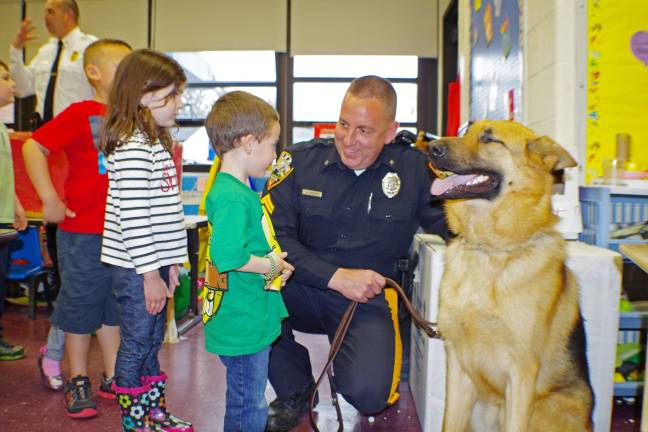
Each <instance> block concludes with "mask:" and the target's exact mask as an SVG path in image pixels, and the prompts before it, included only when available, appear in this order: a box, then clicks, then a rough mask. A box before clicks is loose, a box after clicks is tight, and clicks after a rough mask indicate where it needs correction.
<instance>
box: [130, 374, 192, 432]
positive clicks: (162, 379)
mask: <svg viewBox="0 0 648 432" xmlns="http://www.w3.org/2000/svg"><path fill="white" fill-rule="evenodd" d="M166 380H167V375H166V374H165V373H164V372H160V375H158V376H144V377H142V385H150V386H151V389H150V390H149V392H148V394H149V403H150V409H149V416H150V419H151V420H150V421H151V425H152V426H155V428H156V430H158V431H160V432H193V426H192V425H191V423H190V422H188V421H185V420H181V419H179V418H176V417H174V416H172V415H171V414H170V413H169V411H167V408H166V396H165V387H166Z"/></svg>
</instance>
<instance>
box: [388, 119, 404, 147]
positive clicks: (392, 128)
mask: <svg viewBox="0 0 648 432" xmlns="http://www.w3.org/2000/svg"><path fill="white" fill-rule="evenodd" d="M398 126H400V125H399V123H398V122H397V121H393V122H391V123H390V124H389V126H388V127H387V136H386V137H385V140H386V141H385V144H389V143H390V142H392V141H394V138H396V132H398Z"/></svg>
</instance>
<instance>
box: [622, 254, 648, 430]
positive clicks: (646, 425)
mask: <svg viewBox="0 0 648 432" xmlns="http://www.w3.org/2000/svg"><path fill="white" fill-rule="evenodd" d="M619 251H620V252H621V253H622V254H623V255H625V256H626V257H628V258H629V259H630V260H631V261H632V262H633V263H635V264H637V265H638V266H639V267H640V268H641V269H642V270H643V271H645V272H646V273H648V244H631V243H623V244H621V245H620V246H619ZM646 367H648V362H646V364H645V365H644V368H646ZM645 370H648V369H645ZM647 396H648V395H647V394H646V384H645V382H644V397H643V404H642V406H641V432H648V397H647Z"/></svg>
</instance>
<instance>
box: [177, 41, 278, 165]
mask: <svg viewBox="0 0 648 432" xmlns="http://www.w3.org/2000/svg"><path fill="white" fill-rule="evenodd" d="M168 54H169V55H170V56H171V57H173V58H174V59H175V60H176V61H178V63H180V65H181V66H182V68H183V69H184V71H185V73H186V75H187V88H186V89H185V91H184V94H183V96H182V99H183V107H182V109H181V110H180V112H179V113H178V118H177V123H178V128H175V130H174V138H175V139H177V140H178V141H182V142H183V144H184V152H183V158H184V159H185V161H187V162H196V163H205V162H208V161H209V160H211V159H213V152H211V150H210V147H209V140H208V138H207V134H206V133H205V129H204V127H202V125H203V123H204V121H205V118H206V117H207V115H208V114H209V111H210V110H211V107H212V105H213V104H214V102H215V101H216V100H217V99H218V98H219V97H220V96H222V95H223V94H225V93H228V92H231V91H235V90H244V91H247V92H250V93H252V94H254V95H256V96H258V97H260V98H261V99H263V100H265V101H266V102H268V103H269V104H270V105H272V106H274V107H275V108H276V107H277V66H276V63H277V62H276V55H275V53H274V52H273V51H199V52H170V53H168Z"/></svg>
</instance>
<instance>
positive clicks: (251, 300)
mask: <svg viewBox="0 0 648 432" xmlns="http://www.w3.org/2000/svg"><path fill="white" fill-rule="evenodd" d="M205 208H206V211H207V217H208V219H209V224H210V231H211V238H210V246H209V257H210V259H211V262H212V264H213V265H214V266H215V267H216V268H217V269H218V272H219V273H220V274H221V275H225V276H226V277H227V288H226V290H225V291H223V292H222V298H220V304H219V305H217V307H216V310H215V313H214V314H213V316H211V317H210V318H209V320H208V321H207V322H206V324H205V347H206V349H207V351H209V352H211V353H214V354H222V355H227V356H238V355H247V354H253V353H256V352H258V351H260V350H261V349H263V348H265V347H267V346H268V345H270V344H271V343H272V342H273V341H274V340H275V339H276V338H277V337H278V336H279V334H280V332H281V320H282V319H283V318H285V317H287V316H288V312H287V311H286V307H285V306H284V303H283V300H282V298H281V293H280V292H278V291H268V290H265V289H264V286H265V281H264V279H263V276H262V275H260V274H258V273H247V272H238V271H235V269H237V268H239V267H242V266H243V265H245V264H246V263H247V262H248V261H249V260H250V256H252V255H256V256H264V255H265V254H267V253H268V252H270V246H269V243H268V240H267V239H266V237H265V234H264V231H263V226H262V218H263V217H264V216H263V211H262V209H261V202H260V200H259V196H258V195H257V194H256V192H254V191H252V190H251V189H250V188H249V187H247V186H246V185H245V184H243V183H241V182H240V181H239V180H238V179H236V178H235V177H233V176H232V175H230V174H227V173H218V175H217V176H216V180H215V181H214V185H213V186H212V188H211V190H210V191H209V193H208V194H207V200H206V203H205Z"/></svg>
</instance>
